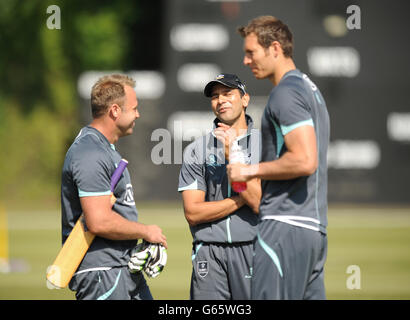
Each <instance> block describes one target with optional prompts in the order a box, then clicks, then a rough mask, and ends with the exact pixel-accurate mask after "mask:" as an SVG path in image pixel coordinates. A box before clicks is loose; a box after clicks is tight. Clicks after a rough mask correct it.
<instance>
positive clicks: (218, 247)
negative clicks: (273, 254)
mask: <svg viewBox="0 0 410 320" xmlns="http://www.w3.org/2000/svg"><path fill="white" fill-rule="evenodd" d="M252 258H253V243H252V242H245V243H236V244H224V243H220V244H215V243H214V244H210V243H197V244H195V245H194V248H193V255H192V266H193V269H192V278H191V299H192V300H249V299H250V296H251V276H252Z"/></svg>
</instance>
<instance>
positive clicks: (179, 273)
mask: <svg viewBox="0 0 410 320" xmlns="http://www.w3.org/2000/svg"><path fill="white" fill-rule="evenodd" d="M137 207H138V210H139V213H140V221H141V222H143V223H148V224H151V223H155V224H158V225H160V226H161V227H162V229H163V230H164V233H165V234H166V236H167V238H168V245H169V249H168V264H167V267H166V268H165V270H164V271H163V273H162V274H161V275H160V276H159V277H158V278H156V279H151V280H149V281H148V282H149V286H150V288H151V291H152V294H153V296H154V298H156V299H188V297H189V282H190V276H191V236H190V233H189V231H188V225H187V223H186V222H185V220H184V217H183V213H182V207H181V204H180V203H165V204H152V203H151V204H149V203H147V204H140V205H138V206H137ZM8 224H9V242H10V244H9V245H10V247H9V250H10V260H11V263H12V265H13V267H14V269H15V270H14V271H13V272H10V273H0V299H73V298H74V294H73V293H72V292H70V291H69V290H68V289H63V290H50V289H48V288H47V286H46V281H45V272H46V269H47V266H48V265H50V264H51V263H52V262H53V259H54V257H55V255H56V253H57V252H58V249H59V247H60V246H59V243H60V214H59V212H58V211H32V212H30V211H27V210H22V211H13V210H10V209H9V211H8ZM328 240H329V251H328V259H327V263H326V278H325V281H326V290H327V296H328V299H410V209H409V208H408V207H407V208H389V207H381V208H380V207H379V208H369V207H364V206H349V207H340V206H337V207H336V206H331V207H330V209H329V228H328ZM350 265H355V266H358V267H359V268H360V285H361V287H360V289H356V290H349V289H348V288H347V285H346V282H347V280H348V278H349V277H350V276H351V274H348V273H347V268H348V267H349V266H350Z"/></svg>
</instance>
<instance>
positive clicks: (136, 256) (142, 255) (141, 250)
mask: <svg viewBox="0 0 410 320" xmlns="http://www.w3.org/2000/svg"><path fill="white" fill-rule="evenodd" d="M154 253H155V247H153V246H152V244H150V243H149V242H147V241H145V240H144V241H143V242H141V243H140V244H137V245H136V246H135V248H134V249H133V250H132V253H131V258H130V261H129V262H128V269H129V270H130V272H131V273H136V272H140V271H142V270H143V269H144V268H145V267H146V265H147V263H148V262H149V260H150V258H151V257H152V256H153V254H154Z"/></svg>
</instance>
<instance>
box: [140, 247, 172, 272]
mask: <svg viewBox="0 0 410 320" xmlns="http://www.w3.org/2000/svg"><path fill="white" fill-rule="evenodd" d="M150 246H152V247H153V248H154V250H153V251H152V252H151V259H149V261H148V263H147V264H146V265H145V268H144V272H145V273H146V275H147V276H148V277H150V278H155V277H157V276H159V274H160V273H161V271H162V270H163V269H164V267H165V265H166V264H167V259H168V255H167V249H165V247H164V246H163V245H162V244H158V243H157V244H151V245H150Z"/></svg>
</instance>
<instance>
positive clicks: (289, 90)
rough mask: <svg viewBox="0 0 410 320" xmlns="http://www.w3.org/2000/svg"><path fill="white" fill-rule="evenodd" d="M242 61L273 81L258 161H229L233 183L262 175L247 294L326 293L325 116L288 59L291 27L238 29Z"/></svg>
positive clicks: (272, 22) (269, 20)
mask: <svg viewBox="0 0 410 320" xmlns="http://www.w3.org/2000/svg"><path fill="white" fill-rule="evenodd" d="M238 31H239V33H240V34H241V35H242V37H243V38H244V51H245V57H244V60H243V62H244V64H245V65H247V66H248V67H250V68H251V70H252V72H253V74H254V76H255V78H257V79H269V80H270V81H271V83H272V84H273V86H274V88H273V89H272V91H271V93H270V95H269V99H268V103H267V106H266V108H265V111H264V113H263V116H262V159H261V161H262V162H261V163H259V164H256V165H241V164H232V165H229V166H228V175H229V178H230V180H231V181H247V180H249V179H253V178H255V177H257V178H260V179H262V199H261V204H260V208H259V211H260V213H259V215H260V221H259V223H258V236H257V241H256V244H255V257H254V262H253V271H254V272H253V277H252V299H325V287H324V263H325V260H326V255H327V236H326V226H327V147H328V143H329V116H328V112H327V108H326V104H325V101H324V99H323V96H322V95H321V93H320V91H319V89H318V88H317V87H316V85H315V84H314V83H313V82H312V81H311V80H310V79H309V78H308V77H307V75H305V74H303V73H301V72H300V71H299V70H298V69H296V66H295V64H294V62H293V60H292V55H293V52H292V51H293V37H292V34H291V32H290V31H289V28H288V27H287V26H286V25H285V24H284V23H283V22H282V21H280V20H278V19H277V18H275V17H272V16H262V17H259V18H256V19H254V20H252V21H250V22H249V24H248V25H247V26H245V27H241V28H239V29H238Z"/></svg>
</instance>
